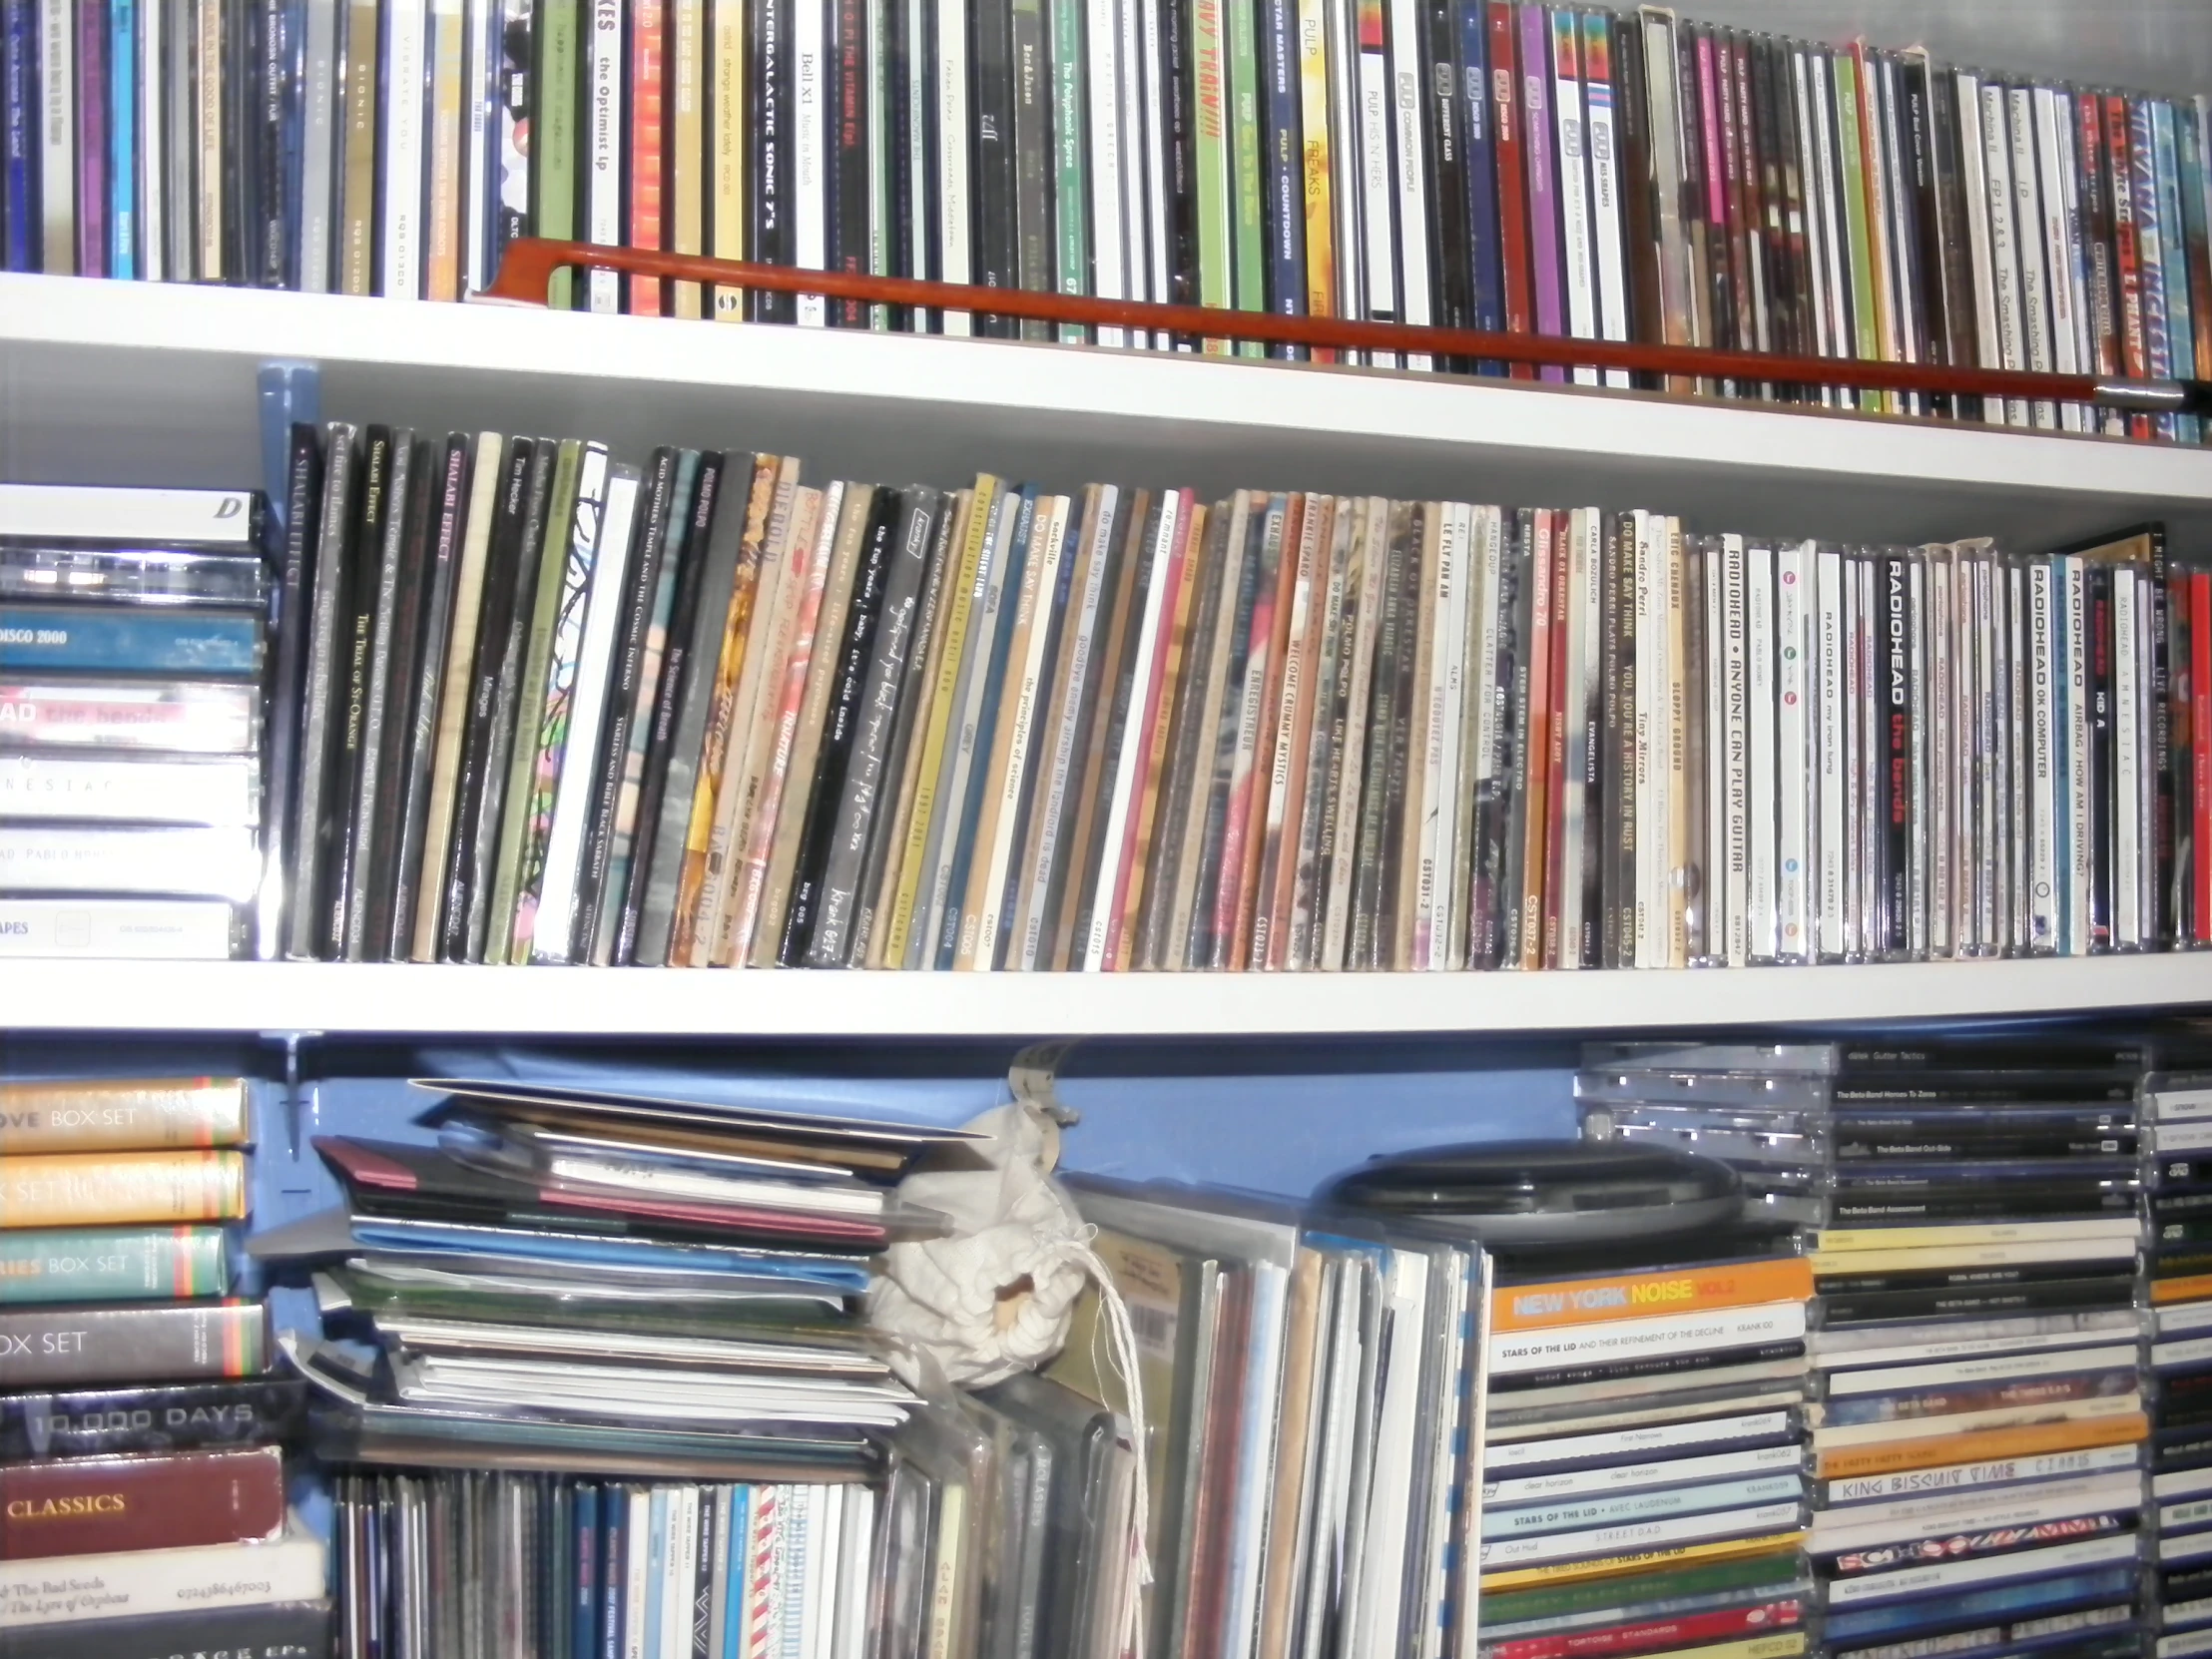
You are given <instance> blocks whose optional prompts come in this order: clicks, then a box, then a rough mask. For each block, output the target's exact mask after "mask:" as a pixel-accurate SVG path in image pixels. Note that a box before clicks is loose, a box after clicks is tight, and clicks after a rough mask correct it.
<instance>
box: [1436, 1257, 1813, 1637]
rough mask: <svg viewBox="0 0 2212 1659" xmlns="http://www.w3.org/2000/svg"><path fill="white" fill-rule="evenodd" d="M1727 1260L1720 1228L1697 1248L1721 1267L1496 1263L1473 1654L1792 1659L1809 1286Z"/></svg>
mask: <svg viewBox="0 0 2212 1659" xmlns="http://www.w3.org/2000/svg"><path fill="white" fill-rule="evenodd" d="M1757 1238H1758V1235H1757V1234H1752V1235H1750V1236H1749V1239H1750V1240H1752V1241H1755V1240H1756V1239H1757ZM1747 1248H1751V1246H1750V1245H1749V1244H1748V1243H1747V1236H1746V1235H1745V1234H1743V1233H1740V1232H1734V1231H1730V1232H1727V1233H1725V1234H1723V1235H1722V1236H1721V1238H1720V1240H1719V1241H1718V1249H1719V1251H1721V1252H1724V1253H1725V1252H1729V1251H1733V1252H1734V1253H1735V1254H1733V1255H1729V1254H1715V1253H1714V1250H1715V1246H1714V1244H1713V1243H1701V1242H1700V1241H1697V1240H1691V1241H1688V1242H1685V1241H1680V1240H1678V1241H1676V1242H1675V1243H1673V1244H1672V1245H1671V1246H1669V1245H1646V1246H1645V1247H1644V1249H1645V1250H1646V1251H1647V1252H1649V1251H1654V1250H1656V1251H1658V1252H1659V1253H1660V1254H1659V1259H1660V1260H1662V1261H1665V1262H1666V1265H1661V1266H1653V1267H1649V1268H1646V1269H1643V1270H1640V1271H1631V1272H1623V1271H1620V1270H1619V1269H1618V1268H1612V1269H1608V1270H1606V1271H1602V1272H1600V1271H1598V1270H1596V1269H1595V1268H1594V1267H1590V1266H1586V1265H1580V1266H1578V1265H1576V1264H1573V1263H1566V1264H1564V1265H1559V1264H1558V1261H1557V1258H1554V1263H1555V1265H1553V1266H1551V1267H1550V1268H1548V1269H1546V1268H1544V1267H1541V1266H1536V1265H1529V1264H1524V1265H1520V1266H1518V1267H1511V1268H1509V1267H1508V1266H1507V1265H1506V1264H1505V1262H1504V1261H1502V1260H1501V1262H1500V1265H1499V1269H1498V1284H1497V1289H1496V1290H1495V1292H1494V1293H1493V1294H1492V1297H1491V1302H1490V1332H1491V1335H1490V1340H1489V1352H1488V1359H1489V1379H1488V1385H1489V1398H1488V1408H1487V1412H1486V1415H1485V1421H1484V1429H1483V1449H1482V1469H1483V1476H1482V1478H1483V1487H1482V1510H1481V1530H1482V1543H1481V1551H1480V1556H1481V1568H1482V1576H1481V1598H1482V1599H1481V1621H1480V1629H1481V1642H1482V1646H1481V1649H1480V1651H1481V1652H1482V1653H1483V1654H1484V1655H1485V1656H1486V1659H1558V1656H1561V1655H1567V1654H1576V1653H1593V1654H1597V1653H1605V1654H1613V1653H1652V1654H1659V1653H1669V1654H1679V1655H1682V1656H1684V1659H1688V1656H1689V1655H1693V1654H1706V1655H1714V1656H1719V1655H1728V1656H1730V1659H1782V1656H1785V1655H1790V1654H1796V1653H1802V1652H1805V1651H1807V1649H1808V1645H1809V1643H1810V1641H1811V1636H1810V1634H1809V1632H1810V1628H1811V1625H1812V1614H1813V1612H1814V1610H1815V1606H1816V1603H1815V1601H1814V1596H1813V1592H1814V1583H1813V1579H1812V1577H1811V1574H1810V1573H1809V1572H1808V1571H1807V1569H1806V1562H1805V1556H1804V1553H1803V1544H1804V1540H1805V1531H1804V1527H1805V1517H1806V1497H1807V1493H1806V1480H1805V1423H1806V1412H1805V1400H1806V1382H1807V1376H1808V1372H1809V1366H1810V1362H1809V1360H1808V1358H1807V1343H1806V1338H1807V1323H1808V1321H1807V1315H1808V1308H1809V1304H1810V1302H1811V1300H1812V1294H1813V1276H1812V1271H1811V1267H1810V1264H1809V1263H1808V1262H1807V1261H1806V1259H1805V1258H1804V1257H1803V1256H1802V1255H1798V1254H1795V1253H1794V1252H1791V1251H1787V1250H1786V1251H1782V1252H1776V1251H1773V1250H1768V1251H1767V1252H1766V1253H1764V1254H1753V1255H1745V1254H1743V1252H1744V1251H1745V1250H1746V1249H1747ZM1620 1254H1621V1249H1620V1247H1619V1246H1618V1245H1615V1246H1613V1247H1611V1248H1610V1249H1609V1250H1608V1252H1607V1255H1608V1257H1609V1258H1610V1259H1611V1260H1613V1261H1616V1262H1617V1261H1618V1260H1619V1258H1620Z"/></svg>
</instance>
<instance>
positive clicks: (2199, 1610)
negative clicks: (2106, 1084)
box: [2143, 1073, 2212, 1659]
mask: <svg viewBox="0 0 2212 1659" xmlns="http://www.w3.org/2000/svg"><path fill="white" fill-rule="evenodd" d="M2143 1116H2144V1118H2145V1119H2146V1120H2147V1121H2146V1122H2145V1124H2144V1126H2143V1132H2144V1138H2145V1139H2146V1140H2147V1141H2148V1142H2149V1148H2148V1152H2147V1155H2146V1157H2145V1159H2144V1171H2145V1178H2146V1180H2147V1181H2148V1183H2149V1187H2150V1195H2149V1196H2150V1213H2151V1244H2150V1249H2149V1252H2148V1262H2147V1267H2148V1271H2149V1276H2150V1311H2151V1351H2150V1359H2151V1370H2152V1372H2153V1374H2154V1376H2155V1379H2156V1383H2155V1388H2154V1391H2153V1396H2152V1405H2151V1424H2152V1430H2153V1432H2152V1438H2151V1446H2152V1450H2151V1493H2152V1496H2153V1498H2154V1499H2155V1500H2156V1502H2157V1504H2158V1572H2157V1591H2158V1596H2159V1605H2158V1610H2157V1615H2156V1628H2157V1629H2158V1630H2159V1632H2160V1633H2161V1639H2160V1642H2159V1654H2160V1659H2181V1656H2183V1655H2187V1654H2195V1653H2203V1652H2206V1651H2208V1650H2212V1075H2206V1074H2201V1073H2200V1074H2192V1075H2188V1076H2166V1075H2159V1076H2153V1077H2151V1078H2148V1079H2146V1080H2145V1083H2144V1087H2143Z"/></svg>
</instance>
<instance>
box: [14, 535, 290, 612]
mask: <svg viewBox="0 0 2212 1659" xmlns="http://www.w3.org/2000/svg"><path fill="white" fill-rule="evenodd" d="M0 599H38V600H47V599H97V600H107V601H111V602H112V601H125V602H128V603H130V604H134V605H227V606H236V607H245V608H248V609H254V610H259V609H261V608H262V607H263V606H265V605H267V604H268V602H269V572H268V569H267V568H266V567H265V566H264V565H263V563H262V561H261V559H260V558H258V557H257V556H255V555H254V554H251V553H194V552H187V551H184V550H181V549H178V548H173V547H69V546H43V547H9V546H0Z"/></svg>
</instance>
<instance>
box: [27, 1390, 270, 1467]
mask: <svg viewBox="0 0 2212 1659" xmlns="http://www.w3.org/2000/svg"><path fill="white" fill-rule="evenodd" d="M306 1410H307V1384H306V1383H303V1382H301V1381H299V1380H298V1379H296V1378H283V1377H270V1378H253V1379H249V1380H246V1381H243V1382H237V1383H170V1384H164V1385H162V1386H159V1387H151V1388H145V1387H124V1388H102V1389H78V1390H75V1391H73V1392H68V1393H28V1394H15V1395H12V1396H10V1397H9V1398H7V1399H5V1400H0V1458H5V1459H7V1460H8V1461H11V1462H17V1461H27V1460H33V1459H42V1458H49V1457H103V1456H113V1455H115V1454H116V1453H118V1452H148V1451H195V1450H199V1449H202V1448H204V1447H209V1446H226V1445H273V1444H278V1443H282V1442H284V1441H287V1440H289V1439H290V1438H291V1437H292V1435H293V1434H294V1433H295V1432H296V1431H297V1430H298V1428H299V1427H300V1425H301V1424H302V1423H303V1422H304V1420H305V1417H306Z"/></svg>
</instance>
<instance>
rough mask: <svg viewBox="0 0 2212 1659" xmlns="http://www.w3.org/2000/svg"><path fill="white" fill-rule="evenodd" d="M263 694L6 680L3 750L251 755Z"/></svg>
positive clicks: (0, 726) (188, 683) (240, 686)
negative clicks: (94, 749) (92, 749)
mask: <svg viewBox="0 0 2212 1659" xmlns="http://www.w3.org/2000/svg"><path fill="white" fill-rule="evenodd" d="M261 735H262V693H261V688H260V687H259V686H256V685H251V684H247V683H244V682H239V681H221V680H123V679H104V680H25V679H12V680H7V681H0V750H13V749H31V750H47V749H61V750H69V749H78V748H88V749H90V748H97V749H102V750H131V751H134V752H139V751H154V752H160V753H164V754H171V755H251V754H252V753H253V752H254V749H255V746H256V745H257V744H258V743H260V741H261Z"/></svg>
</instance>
